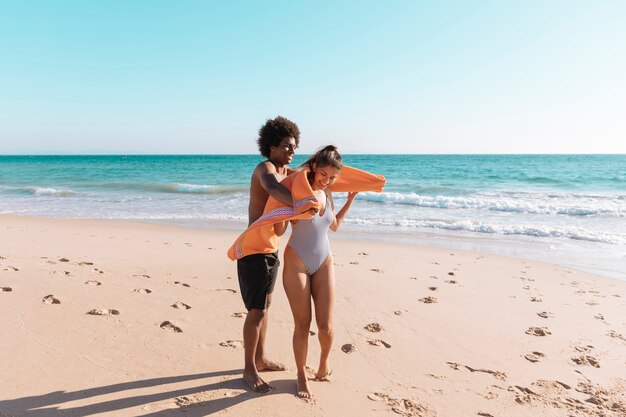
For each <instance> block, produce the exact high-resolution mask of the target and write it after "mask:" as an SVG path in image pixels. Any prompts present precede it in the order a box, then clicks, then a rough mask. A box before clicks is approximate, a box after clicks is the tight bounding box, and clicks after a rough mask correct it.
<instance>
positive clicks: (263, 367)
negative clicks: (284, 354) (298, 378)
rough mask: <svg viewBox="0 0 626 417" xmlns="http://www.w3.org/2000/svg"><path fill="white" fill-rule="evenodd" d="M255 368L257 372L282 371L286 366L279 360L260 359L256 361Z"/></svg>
mask: <svg viewBox="0 0 626 417" xmlns="http://www.w3.org/2000/svg"><path fill="white" fill-rule="evenodd" d="M256 369H257V371H259V372H270V371H284V370H286V369H287V367H286V366H285V365H283V364H282V363H280V362H274V361H271V360H268V359H261V360H260V361H258V362H257V363H256Z"/></svg>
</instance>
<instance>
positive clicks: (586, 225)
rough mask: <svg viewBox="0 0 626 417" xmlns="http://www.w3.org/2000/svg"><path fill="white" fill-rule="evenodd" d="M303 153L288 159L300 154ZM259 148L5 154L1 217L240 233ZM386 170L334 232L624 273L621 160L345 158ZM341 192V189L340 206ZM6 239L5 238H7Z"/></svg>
mask: <svg viewBox="0 0 626 417" xmlns="http://www.w3.org/2000/svg"><path fill="white" fill-rule="evenodd" d="M304 159H305V156H303V155H297V156H296V158H295V160H294V163H293V166H297V165H298V164H299V163H301V162H302V161H304ZM260 161H261V158H260V157H259V156H256V155H134V156H0V213H11V214H17V215H29V216H44V217H71V218H94V219H126V220H140V221H147V222H157V223H167V224H174V225H180V226H185V227H192V228H205V229H229V230H243V229H244V228H245V226H246V223H247V218H246V216H247V204H248V187H249V181H250V175H251V172H252V169H253V168H254V167H255V165H256V164H257V163H258V162H260ZM344 162H345V163H346V164H348V165H351V166H354V167H357V168H361V169H364V170H367V171H371V172H374V173H379V174H383V175H385V176H386V177H387V181H388V182H387V186H386V187H385V190H384V192H383V193H380V194H377V193H361V194H359V195H358V196H357V199H356V201H355V204H354V205H353V206H352V209H351V211H350V213H349V215H348V218H347V219H346V221H345V223H344V226H343V228H342V230H340V232H339V233H338V234H337V235H336V236H335V237H334V238H343V239H349V238H358V239H374V240H383V241H388V242H397V243H408V244H425V245H431V246H438V247H444V248H450V249H466V250H478V251H483V252H487V253H494V254H500V255H506V256H513V257H522V258H528V259H534V260H539V261H547V262H552V263H557V264H560V265H564V266H567V267H572V268H576V269H581V270H586V271H591V272H595V273H598V274H601V275H605V276H609V277H613V278H618V279H626V155H344ZM344 198H345V196H344V195H342V194H341V193H339V194H337V196H336V198H335V200H336V205H338V206H339V207H340V206H341V204H342V203H343V201H345V200H344ZM0 242H1V240H0Z"/></svg>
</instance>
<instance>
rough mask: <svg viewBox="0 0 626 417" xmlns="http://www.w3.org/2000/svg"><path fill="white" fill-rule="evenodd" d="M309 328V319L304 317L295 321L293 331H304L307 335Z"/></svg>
mask: <svg viewBox="0 0 626 417" xmlns="http://www.w3.org/2000/svg"><path fill="white" fill-rule="evenodd" d="M310 329H311V319H308V320H306V319H303V320H298V321H297V322H296V323H295V329H294V331H295V332H296V333H306V334H307V335H308V334H309V330H310Z"/></svg>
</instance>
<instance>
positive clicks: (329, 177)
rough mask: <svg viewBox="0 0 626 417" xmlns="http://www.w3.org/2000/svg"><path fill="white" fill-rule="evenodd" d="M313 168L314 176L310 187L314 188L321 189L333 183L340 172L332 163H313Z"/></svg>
mask: <svg viewBox="0 0 626 417" xmlns="http://www.w3.org/2000/svg"><path fill="white" fill-rule="evenodd" d="M313 170H314V171H315V176H314V178H313V183H312V184H311V187H312V188H313V189H314V190H323V189H325V188H326V187H328V186H329V185H333V184H334V183H335V181H337V178H339V174H340V173H341V170H340V169H337V168H335V167H334V166H332V165H322V166H316V165H315V164H313Z"/></svg>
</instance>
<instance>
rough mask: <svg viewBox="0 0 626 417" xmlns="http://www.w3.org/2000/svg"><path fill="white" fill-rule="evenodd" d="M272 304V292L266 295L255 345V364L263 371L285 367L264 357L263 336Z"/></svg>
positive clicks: (265, 333)
mask: <svg viewBox="0 0 626 417" xmlns="http://www.w3.org/2000/svg"><path fill="white" fill-rule="evenodd" d="M271 304H272V294H271V293H270V294H268V295H267V304H266V308H265V310H264V311H265V314H264V315H263V318H262V319H261V325H260V331H259V342H258V344H257V346H256V352H255V357H254V361H255V365H256V369H257V371H259V372H263V371H284V370H285V369H287V367H286V366H285V365H283V364H282V363H280V362H276V361H272V360H270V359H268V358H267V357H265V337H266V335H267V324H268V323H269V318H270V310H269V309H270V305H271Z"/></svg>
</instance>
